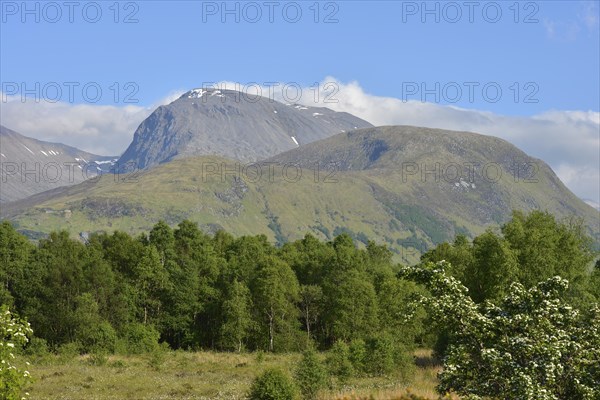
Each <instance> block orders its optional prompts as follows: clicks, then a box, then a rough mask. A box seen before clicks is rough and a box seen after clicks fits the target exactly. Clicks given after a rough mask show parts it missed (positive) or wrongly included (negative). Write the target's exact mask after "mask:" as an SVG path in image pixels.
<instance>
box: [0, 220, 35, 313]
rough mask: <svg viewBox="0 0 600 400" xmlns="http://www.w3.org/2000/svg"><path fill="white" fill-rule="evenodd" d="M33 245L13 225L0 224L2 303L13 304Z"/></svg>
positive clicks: (0, 301) (0, 299) (0, 300)
mask: <svg viewBox="0 0 600 400" xmlns="http://www.w3.org/2000/svg"><path fill="white" fill-rule="evenodd" d="M32 251H33V246H32V245H31V244H30V243H29V242H28V241H27V239H26V238H25V237H24V236H23V235H21V234H19V233H18V232H17V231H16V230H15V229H14V228H13V226H12V225H11V224H10V223H9V222H8V221H4V222H2V223H1V224H0V304H6V305H12V303H13V293H14V292H15V282H16V281H17V280H19V279H21V278H22V275H23V269H24V268H25V266H26V265H27V262H28V261H29V256H30V254H31V252H32Z"/></svg>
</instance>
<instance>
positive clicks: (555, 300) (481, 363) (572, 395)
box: [401, 261, 600, 400]
mask: <svg viewBox="0 0 600 400" xmlns="http://www.w3.org/2000/svg"><path fill="white" fill-rule="evenodd" d="M448 267H449V264H448V263H447V262H445V261H441V262H439V263H437V264H433V263H427V264H424V265H421V266H414V267H406V268H404V269H403V271H402V273H401V274H402V275H404V276H405V277H407V278H409V279H412V280H414V281H416V282H419V283H422V284H424V285H425V286H426V287H427V288H428V289H429V290H430V292H431V294H432V296H430V297H422V298H421V300H420V302H421V303H422V304H423V305H425V306H426V307H427V309H428V310H429V311H430V312H431V313H432V316H433V317H435V318H436V319H438V320H439V321H440V322H441V323H442V324H444V325H445V326H446V327H447V328H448V330H449V331H450V332H451V336H452V340H451V343H450V346H449V348H448V352H447V354H446V357H445V358H444V369H443V371H442V372H441V373H440V375H439V378H440V385H439V387H438V390H439V391H440V392H441V393H446V392H450V391H454V392H456V393H457V394H459V395H461V396H464V398H467V399H482V398H492V399H506V400H510V399H536V400H563V399H564V400H567V399H568V400H578V399H586V400H587V399H590V400H594V399H598V398H599V397H598V396H599V395H598V392H597V390H598V388H599V387H600V309H599V308H598V306H595V307H593V308H592V309H591V310H589V312H587V313H580V312H579V311H577V310H575V309H573V308H572V307H570V306H569V305H568V304H565V303H564V301H563V300H561V294H563V293H564V292H565V291H566V290H567V288H568V282H567V281H566V280H565V279H562V278H560V277H558V276H557V277H553V278H550V279H548V280H546V281H543V282H541V283H539V284H538V285H537V286H535V287H533V288H531V289H526V288H524V287H523V286H522V285H520V284H517V283H514V284H512V285H511V286H510V288H509V290H508V293H507V295H506V296H505V297H504V298H503V299H502V300H501V301H499V302H498V304H492V303H491V302H485V303H483V304H481V305H477V304H475V303H474V302H473V301H472V300H471V298H470V297H469V295H468V293H467V289H466V288H465V287H464V286H463V285H462V284H461V283H460V282H459V281H458V280H456V279H454V278H452V277H450V276H447V275H446V273H445V270H446V268H448Z"/></svg>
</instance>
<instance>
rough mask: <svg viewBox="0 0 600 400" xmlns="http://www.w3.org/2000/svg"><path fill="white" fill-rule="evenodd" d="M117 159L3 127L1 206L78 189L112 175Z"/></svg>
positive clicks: (0, 133)
mask: <svg viewBox="0 0 600 400" xmlns="http://www.w3.org/2000/svg"><path fill="white" fill-rule="evenodd" d="M115 161H116V157H106V156H99V155H96V154H91V153H88V152H86V151H83V150H79V149H76V148H74V147H71V146H67V145H64V144H60V143H50V142H44V141H41V140H37V139H32V138H29V137H26V136H23V135H21V134H19V133H17V132H15V131H13V130H10V129H8V128H6V127H4V126H1V125H0V167H1V172H2V177H1V179H0V203H6V202H9V201H15V200H19V199H23V198H25V197H28V196H31V195H33V194H36V193H40V192H44V191H46V190H50V189H55V188H57V187H61V186H68V185H74V184H78V183H81V182H83V181H84V180H85V179H88V178H93V177H96V176H97V175H98V174H101V173H103V172H108V171H109V170H110V168H111V167H112V166H113V164H114V162H115Z"/></svg>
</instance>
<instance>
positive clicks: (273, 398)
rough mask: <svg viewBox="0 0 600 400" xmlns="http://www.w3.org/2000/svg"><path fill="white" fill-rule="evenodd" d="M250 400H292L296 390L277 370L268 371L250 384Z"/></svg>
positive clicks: (285, 376) (286, 377)
mask: <svg viewBox="0 0 600 400" xmlns="http://www.w3.org/2000/svg"><path fill="white" fill-rule="evenodd" d="M248 397H249V398H250V400H293V399H294V398H295V397H296V389H295V387H294V384H293V383H292V381H291V380H290V378H289V377H288V376H287V375H286V374H284V373H283V372H282V371H281V370H279V369H268V370H266V371H265V372H263V373H262V374H261V375H260V376H258V377H257V378H256V379H255V380H254V382H253V383H252V387H251V388H250V393H249V394H248Z"/></svg>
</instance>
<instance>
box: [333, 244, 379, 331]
mask: <svg viewBox="0 0 600 400" xmlns="http://www.w3.org/2000/svg"><path fill="white" fill-rule="evenodd" d="M338 237H339V236H338ZM323 294H324V296H325V312H324V314H323V319H324V322H325V323H326V324H327V326H328V329H329V330H330V336H331V339H333V340H337V339H342V340H351V339H353V338H360V337H366V336H368V335H370V334H371V333H373V332H375V331H377V329H378V327H379V321H378V315H377V314H378V305H377V295H376V293H375V288H374V287H373V284H372V283H371V280H370V279H369V276H368V275H367V274H366V273H361V272H359V271H356V270H353V269H352V270H347V271H343V270H342V271H339V270H338V271H333V272H332V273H331V274H330V276H328V277H327V278H326V282H325V284H324V287H323Z"/></svg>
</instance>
